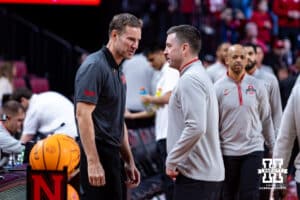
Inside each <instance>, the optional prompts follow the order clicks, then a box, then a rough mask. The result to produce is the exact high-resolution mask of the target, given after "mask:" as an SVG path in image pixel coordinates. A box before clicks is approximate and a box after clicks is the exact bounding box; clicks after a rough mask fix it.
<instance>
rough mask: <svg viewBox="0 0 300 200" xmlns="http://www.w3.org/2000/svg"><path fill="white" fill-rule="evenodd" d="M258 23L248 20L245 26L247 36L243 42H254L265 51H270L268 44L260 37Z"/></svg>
mask: <svg viewBox="0 0 300 200" xmlns="http://www.w3.org/2000/svg"><path fill="white" fill-rule="evenodd" d="M257 36H258V29H257V25H256V24H255V23H254V22H248V23H247V24H246V26H245V37H244V38H243V40H242V41H241V43H242V44H245V43H252V44H255V45H259V46H261V47H262V49H263V51H264V52H268V48H267V46H266V44H265V43H264V42H263V41H261V40H260V39H259V38H258V37H257Z"/></svg>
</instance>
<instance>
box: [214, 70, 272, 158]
mask: <svg viewBox="0 0 300 200" xmlns="http://www.w3.org/2000/svg"><path fill="white" fill-rule="evenodd" d="M215 90H216V94H217V98H218V103H219V113H220V120H219V121H220V124H219V129H220V137H221V147H222V151H223V155H226V156H241V155H246V154H249V153H252V152H254V151H263V150H264V146H263V144H264V141H266V145H267V146H268V148H269V149H270V151H272V150H273V145H274V141H275V136H274V128H273V122H272V117H271V112H270V105H269V100H268V95H267V91H266V88H265V86H264V85H263V84H262V82H260V81H258V80H257V79H256V78H254V77H252V76H249V75H247V74H245V75H244V77H243V79H242V80H241V82H240V83H236V82H235V81H234V80H233V79H231V78H230V77H228V75H226V76H224V77H223V78H222V79H220V80H219V81H217V82H216V84H215Z"/></svg>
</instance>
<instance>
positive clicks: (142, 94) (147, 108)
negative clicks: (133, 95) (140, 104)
mask: <svg viewBox="0 0 300 200" xmlns="http://www.w3.org/2000/svg"><path fill="white" fill-rule="evenodd" d="M147 94H148V92H147V90H146V89H145V88H144V87H141V88H140V95H141V96H144V95H147ZM144 107H145V109H146V111H147V112H149V111H150V110H151V108H150V104H149V103H144Z"/></svg>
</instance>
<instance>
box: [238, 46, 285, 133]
mask: <svg viewBox="0 0 300 200" xmlns="http://www.w3.org/2000/svg"><path fill="white" fill-rule="evenodd" d="M243 46H244V48H245V50H246V53H247V60H248V64H247V65H246V68H245V69H246V72H247V73H248V74H250V75H252V76H254V77H255V78H257V79H258V80H260V81H262V83H263V84H264V85H265V87H266V89H267V92H268V97H269V103H270V107H271V115H272V120H273V126H274V131H275V137H276V136H277V133H278V129H279V126H280V121H281V116H282V104H281V97H280V90H279V84H278V80H277V78H276V77H275V75H273V74H271V73H268V72H265V71H263V70H261V69H259V68H258V66H257V61H256V56H257V49H256V45H254V44H249V43H248V44H244V45H243Z"/></svg>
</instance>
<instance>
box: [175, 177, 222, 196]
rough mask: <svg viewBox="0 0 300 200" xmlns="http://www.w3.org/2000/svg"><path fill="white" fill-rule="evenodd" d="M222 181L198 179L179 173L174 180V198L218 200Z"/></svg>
mask: <svg viewBox="0 0 300 200" xmlns="http://www.w3.org/2000/svg"><path fill="white" fill-rule="evenodd" d="M221 188H222V182H211V181H199V180H194V179H191V178H188V177H185V176H183V175H182V174H179V175H178V176H177V178H176V181H175V187H174V200H218V199H220V195H221Z"/></svg>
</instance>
